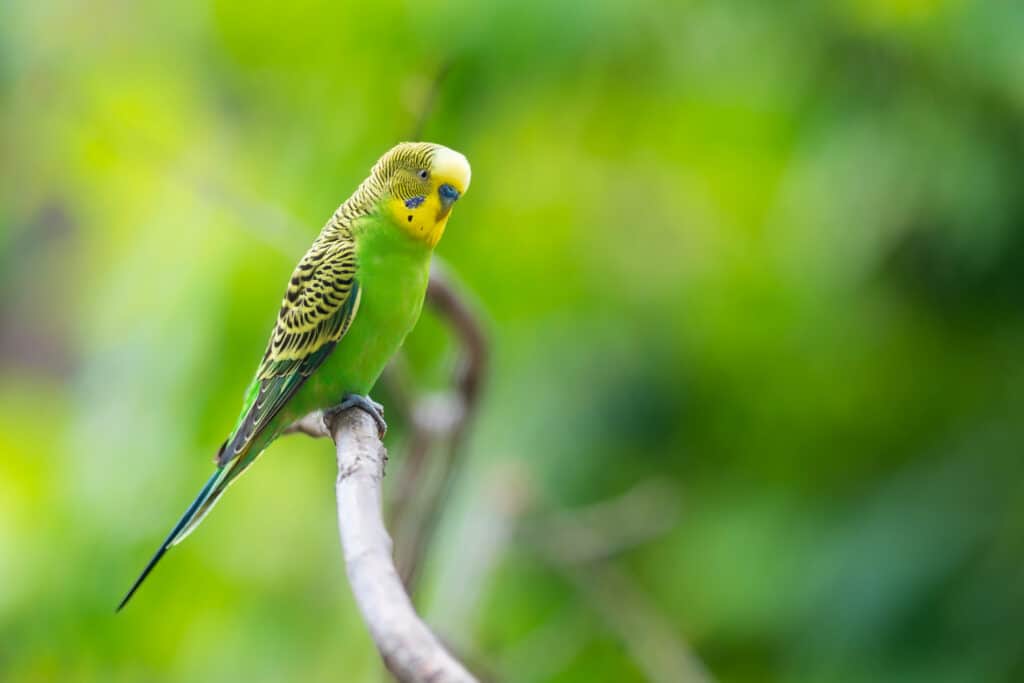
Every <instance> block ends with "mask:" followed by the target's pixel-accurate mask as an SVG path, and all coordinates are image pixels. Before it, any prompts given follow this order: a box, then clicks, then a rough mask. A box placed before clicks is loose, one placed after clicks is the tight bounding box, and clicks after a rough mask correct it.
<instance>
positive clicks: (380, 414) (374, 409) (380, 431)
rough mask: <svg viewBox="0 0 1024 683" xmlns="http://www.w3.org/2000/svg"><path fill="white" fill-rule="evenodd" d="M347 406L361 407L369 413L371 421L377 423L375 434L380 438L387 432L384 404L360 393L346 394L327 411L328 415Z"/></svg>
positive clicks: (334, 413)
mask: <svg viewBox="0 0 1024 683" xmlns="http://www.w3.org/2000/svg"><path fill="white" fill-rule="evenodd" d="M349 408H361V409H362V410H363V411H365V412H367V413H369V415H370V417H372V418H373V421H374V422H376V423H377V436H379V437H380V438H381V439H383V438H384V435H385V434H387V432H388V423H387V422H385V421H384V406H382V405H381V404H379V403H377V402H376V401H374V400H373V399H372V398H370V397H369V396H363V395H362V394H346V395H345V398H344V399H342V401H341V403H339V404H338V405H336V406H335V407H333V408H331V409H330V410H328V411H327V414H328V415H337V414H338V413H340V412H342V411H343V410H348V409H349Z"/></svg>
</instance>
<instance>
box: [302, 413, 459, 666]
mask: <svg viewBox="0 0 1024 683" xmlns="http://www.w3.org/2000/svg"><path fill="white" fill-rule="evenodd" d="M291 431H297V432H303V433H305V434H309V435H311V436H329V437H330V438H331V439H333V440H334V444H335V447H336V450H337V455H338V481H337V485H336V492H337V498H338V530H339V534H340V536H341V546H342V549H343V551H344V554H345V568H346V572H347V574H348V580H349V585H350V586H351V587H352V594H353V595H354V596H355V599H356V604H357V605H358V606H359V611H360V612H361V613H362V615H363V620H364V621H365V622H366V626H367V628H368V629H369V631H370V635H371V637H372V638H373V641H374V643H376V645H377V649H378V650H379V651H380V654H381V657H382V658H383V659H384V664H385V665H386V666H387V667H388V669H389V670H390V671H391V673H393V674H394V675H395V677H396V678H397V679H398V680H399V681H404V682H408V683H419V682H420V681H429V682H430V683H449V682H451V683H463V682H473V681H476V678H474V677H473V675H472V674H470V673H469V672H468V671H467V670H466V669H465V667H463V666H462V664H460V663H459V662H458V661H457V660H456V659H455V658H454V657H453V656H452V655H451V654H450V653H449V652H448V651H447V650H446V649H445V648H444V646H443V645H442V644H441V642H440V641H439V640H438V638H437V637H436V636H435V635H434V634H433V633H432V632H431V631H430V629H429V628H428V627H427V625H426V624H425V623H423V621H422V620H421V619H420V618H419V616H418V615H417V614H416V611H415V610H414V609H413V606H412V601H411V600H410V599H409V595H408V594H407V593H406V592H405V587H404V586H403V584H402V580H401V579H400V578H399V576H398V571H397V570H396V569H395V564H394V559H393V558H392V544H391V537H390V536H389V535H388V532H387V529H385V528H384V521H383V518H382V517H381V480H382V479H383V477H384V464H385V462H386V461H387V451H386V450H385V448H384V445H383V444H382V443H381V442H380V439H379V438H378V436H377V425H376V423H375V422H374V421H373V419H372V418H371V417H370V416H369V415H368V414H367V413H365V412H364V411H362V410H359V409H350V410H346V411H343V412H341V413H338V414H336V415H332V416H330V417H328V418H326V419H325V417H324V416H323V415H322V414H321V413H314V414H312V415H309V416H307V417H305V418H303V419H302V420H300V421H299V422H297V423H295V425H293V426H292V428H291Z"/></svg>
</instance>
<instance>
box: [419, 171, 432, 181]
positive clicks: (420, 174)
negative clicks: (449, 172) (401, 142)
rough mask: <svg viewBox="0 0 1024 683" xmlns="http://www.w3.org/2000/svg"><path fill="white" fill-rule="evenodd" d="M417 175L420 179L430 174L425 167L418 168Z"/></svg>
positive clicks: (424, 178)
mask: <svg viewBox="0 0 1024 683" xmlns="http://www.w3.org/2000/svg"><path fill="white" fill-rule="evenodd" d="M418 175H419V177H420V180H426V179H427V178H428V177H429V176H430V174H429V173H427V169H425V168H423V169H420V172H419V174H418Z"/></svg>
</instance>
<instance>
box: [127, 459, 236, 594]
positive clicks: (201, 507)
mask: <svg viewBox="0 0 1024 683" xmlns="http://www.w3.org/2000/svg"><path fill="white" fill-rule="evenodd" d="M227 469H228V468H225V467H218V468H217V471H216V472H214V473H213V476H212V477H210V480H209V481H207V482H206V484H205V485H204V486H203V489H202V490H201V491H200V492H199V495H198V496H196V499H195V500H193V501H192V504H191V505H189V506H188V509H187V510H185V514H184V515H182V516H181V519H179V520H178V523H177V524H175V525H174V528H173V529H171V533H169V534H167V538H165V539H164V542H163V543H161V544H160V547H159V548H158V549H157V551H156V553H154V554H153V557H152V559H150V561H149V564H147V565H146V568H145V569H143V570H142V574H140V575H139V578H137V579H135V583H133V584H132V587H131V588H130V589H129V590H128V593H127V594H126V595H125V596H124V599H123V600H121V604H119V605H118V606H117V609H116V610H115V611H116V612H120V611H121V609H122V608H124V606H125V605H127V604H128V601H129V600H131V599H132V596H133V595H135V591H137V590H138V589H139V586H141V585H142V582H143V581H145V580H146V577H147V576H149V573H150V572H151V571H153V567H155V566H156V564H157V562H159V561H160V558H162V557H163V556H164V553H166V552H167V550H168V549H169V548H170V547H171V546H173V545H174V544H176V543H177V542H178V541H180V540H181V539H182V538H184V537H185V536H186V535H187V534H188V532H189V531H191V530H192V529H193V528H195V525H196V523H198V521H199V520H200V519H202V516H203V514H205V513H206V512H207V511H208V510H209V509H210V506H211V505H212V504H213V500H211V498H212V497H213V494H214V493H215V492H217V493H220V492H222V491H223V488H218V487H217V484H218V483H219V482H220V481H221V480H222V479H223V477H224V475H225V474H226V470H227ZM218 497H219V496H218ZM200 513H202V514H200Z"/></svg>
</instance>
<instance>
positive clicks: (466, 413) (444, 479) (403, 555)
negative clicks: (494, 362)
mask: <svg viewBox="0 0 1024 683" xmlns="http://www.w3.org/2000/svg"><path fill="white" fill-rule="evenodd" d="M426 303H427V305H428V306H429V307H430V308H431V309H432V310H433V311H434V312H435V313H436V314H437V315H438V316H439V317H440V318H441V319H442V320H443V321H444V322H445V323H447V326H448V327H449V329H451V331H452V333H453V334H454V336H455V338H456V339H457V340H458V344H459V347H460V350H461V354H460V358H459V360H458V363H457V365H456V367H455V371H454V377H453V378H452V384H453V388H452V389H451V390H449V391H446V392H444V393H441V394H434V395H429V396H427V397H424V398H421V399H419V400H416V401H409V400H406V401H405V402H406V403H407V404H411V405H407V406H406V410H408V411H409V413H410V414H409V418H410V423H411V426H412V430H411V431H412V433H411V436H410V442H409V451H408V455H407V456H406V459H405V462H404V467H403V469H402V471H401V473H400V474H399V483H398V492H399V495H397V496H396V497H395V499H394V509H393V510H392V519H393V520H394V523H395V524H396V527H395V528H399V529H402V530H403V533H402V534H401V535H400V536H399V541H400V548H399V552H398V562H399V569H400V571H401V574H402V578H403V579H404V581H405V585H406V587H407V588H408V589H409V590H410V591H413V589H414V587H415V584H416V581H417V579H418V578H419V572H420V570H421V569H422V566H423V561H424V556H425V555H426V551H427V548H428V547H429V546H430V543H431V541H432V539H433V537H434V534H435V532H436V531H437V526H438V524H439V522H440V519H441V512H442V506H443V503H444V502H445V501H446V500H448V494H449V493H450V491H451V489H452V486H453V480H454V478H455V476H456V474H457V472H458V465H459V464H460V460H461V458H462V454H463V451H464V449H463V445H464V442H465V440H466V435H467V434H466V432H467V429H468V427H469V424H470V421H471V420H472V418H473V417H474V416H475V414H476V410H477V404H478V403H479V399H480V388H481V386H482V384H483V381H484V377H485V376H486V374H487V363H488V343H487V336H486V334H485V333H484V330H483V326H482V325H481V323H480V316H479V315H478V314H477V313H476V312H475V311H474V306H473V305H472V303H471V301H470V300H469V298H468V297H467V295H466V293H465V291H464V290H463V289H462V288H460V287H459V286H458V285H457V284H456V283H455V282H454V281H453V280H452V278H451V276H449V275H448V273H447V271H446V269H445V268H444V266H443V264H441V263H439V262H438V260H437V259H435V262H434V265H433V268H431V272H430V283H429V285H428V287H427V298H426ZM434 446H438V447H439V449H440V452H439V453H438V456H439V457H438V464H437V470H438V472H439V476H438V481H437V485H436V487H435V488H434V489H433V490H432V491H431V492H430V493H429V494H428V495H427V496H425V499H424V501H423V504H422V506H421V507H419V508H416V509H415V513H416V514H415V515H412V514H411V513H412V511H413V509H414V508H413V507H412V503H411V501H412V500H413V498H414V496H413V492H414V491H415V490H416V489H420V488H422V486H423V480H424V469H425V466H426V461H427V459H428V455H429V454H430V451H431V449H432V447H434ZM410 518H411V519H410ZM409 527H411V528H409Z"/></svg>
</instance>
